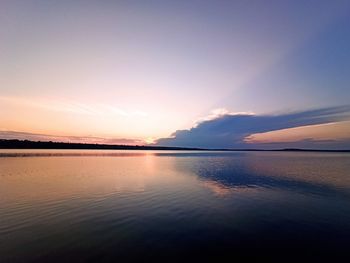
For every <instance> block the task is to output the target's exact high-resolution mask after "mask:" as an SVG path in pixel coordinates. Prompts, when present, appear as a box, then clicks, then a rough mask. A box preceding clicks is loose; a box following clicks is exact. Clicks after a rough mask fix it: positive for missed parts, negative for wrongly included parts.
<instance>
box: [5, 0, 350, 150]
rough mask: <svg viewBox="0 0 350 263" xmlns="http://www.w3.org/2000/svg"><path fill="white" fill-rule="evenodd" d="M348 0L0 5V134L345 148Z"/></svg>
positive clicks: (349, 93) (349, 118)
mask: <svg viewBox="0 0 350 263" xmlns="http://www.w3.org/2000/svg"><path fill="white" fill-rule="evenodd" d="M349 46H350V2H349V1H336V0H335V1H322V0H318V1H312V0H310V1H295V0H294V1H283V0H280V1H220V0H213V1H209V0H201V1H190V0H187V1H166V0H162V1H151V0H149V1H148V0H142V1H133V0H129V1H110V0H99V1H98V0H96V1H89V0H84V1H83V0H81V1H79V0H76V1H75V0H70V1H68V0H66V1H65V0H60V1H58V0H56V1H54V0H42V1H39V0H38V1H33V0H23V1H18V0H1V1H0V138H3V139H12V138H17V139H30V140H55V141H68V142H93V143H111V144H138V145H140V144H156V145H164V146H191V147H207V148H268V149H270V148H285V147H303V148H317V149H350V115H349V113H350V108H349V105H350V103H349V102H350V87H349V86H350V49H349Z"/></svg>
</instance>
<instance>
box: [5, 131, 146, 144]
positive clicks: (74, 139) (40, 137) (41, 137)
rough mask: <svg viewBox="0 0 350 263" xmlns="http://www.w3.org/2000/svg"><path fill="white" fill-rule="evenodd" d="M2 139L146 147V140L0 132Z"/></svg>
mask: <svg viewBox="0 0 350 263" xmlns="http://www.w3.org/2000/svg"><path fill="white" fill-rule="evenodd" d="M0 139H7V140H12V139H17V140H31V141H55V142H71V143H98V144H123V145H145V144H146V142H145V141H144V140H139V139H125V138H102V137H95V136H57V135H47V134H39V133H29V132H18V131H6V130H3V131H1V130H0Z"/></svg>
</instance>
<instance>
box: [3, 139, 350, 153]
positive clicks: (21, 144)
mask: <svg viewBox="0 0 350 263" xmlns="http://www.w3.org/2000/svg"><path fill="white" fill-rule="evenodd" d="M0 149H37V150H40V149H41V150H45V149H51V150H164V151H166V150H172V151H230V152H234V151H236V152H239V151H252V152H254V151H265V152H280V151H285V152H350V150H319V149H296V148H286V149H207V148H193V147H168V146H149V145H113V144H92V143H66V142H53V141H48V142H46V141H29V140H16V139H15V140H7V139H0Z"/></svg>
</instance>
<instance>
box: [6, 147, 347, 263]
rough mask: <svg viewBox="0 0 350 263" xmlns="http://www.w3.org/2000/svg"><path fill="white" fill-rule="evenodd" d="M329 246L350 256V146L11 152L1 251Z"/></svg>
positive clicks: (112, 255)
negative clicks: (333, 149)
mask: <svg viewBox="0 0 350 263" xmlns="http://www.w3.org/2000/svg"><path fill="white" fill-rule="evenodd" d="M326 257H327V258H329V259H333V260H335V259H337V260H338V259H340V258H341V257H342V258H343V259H346V258H347V259H348V260H349V259H350V154H348V153H311V152H307V153H302V152H294V153H293V152H192V151H191V152H181V151H98V150H1V151H0V262H39V261H40V262H42V261H44V262H93V261H95V262H103V261H104V262H110V261H111V262H112V261H113V262H116V261H119V262H125V261H137V262H140V261H141V262H152V261H156V260H157V261H162V262H169V261H182V262H184V261H186V260H188V259H190V258H191V259H195V260H197V261H207V260H209V259H211V260H212V261H218V260H220V259H223V258H226V259H228V260H229V261H235V260H237V259H240V258H243V259H251V258H255V259H263V258H269V259H276V260H278V261H280V262H284V261H287V260H291V259H293V260H304V259H309V260H315V261H316V260H317V259H325V258H326ZM197 261H196V262H197Z"/></svg>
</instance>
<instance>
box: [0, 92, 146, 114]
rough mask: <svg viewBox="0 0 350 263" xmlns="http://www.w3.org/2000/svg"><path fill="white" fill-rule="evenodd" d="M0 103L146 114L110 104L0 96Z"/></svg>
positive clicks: (80, 111)
mask: <svg viewBox="0 0 350 263" xmlns="http://www.w3.org/2000/svg"><path fill="white" fill-rule="evenodd" d="M0 102H2V103H7V104H10V105H14V106H17V107H18V106H19V107H27V108H28V107H29V108H38V109H42V110H46V111H55V112H65V113H71V114H82V115H93V116H98V115H118V116H124V117H133V116H135V117H147V116H148V114H147V113H146V112H144V111H141V110H139V109H122V108H118V107H116V106H114V105H110V104H102V103H82V102H79V101H72V100H66V99H50V98H38V97H34V98H27V97H26V98H23V97H6V96H0Z"/></svg>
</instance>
